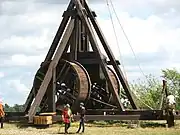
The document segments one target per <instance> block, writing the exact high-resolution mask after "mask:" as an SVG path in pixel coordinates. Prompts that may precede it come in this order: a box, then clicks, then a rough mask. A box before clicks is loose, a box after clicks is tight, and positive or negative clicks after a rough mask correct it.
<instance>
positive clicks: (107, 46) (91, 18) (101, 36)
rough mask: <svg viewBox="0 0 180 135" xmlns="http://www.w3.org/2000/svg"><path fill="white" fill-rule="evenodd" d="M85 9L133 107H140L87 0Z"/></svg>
mask: <svg viewBox="0 0 180 135" xmlns="http://www.w3.org/2000/svg"><path fill="white" fill-rule="evenodd" d="M85 9H86V10H87V13H88V16H89V17H90V20H91V22H92V24H93V26H94V28H95V30H96V32H97V35H98V36H99V39H100V41H101V43H102V45H103V47H104V50H105V51H106V53H107V55H108V57H109V59H110V61H111V63H112V65H113V67H114V69H115V71H116V73H117V76H118V78H119V80H120V81H121V84H122V86H123V88H124V90H125V92H126V93H127V96H128V99H129V100H130V103H131V105H132V107H133V109H138V106H137V104H136V102H135V99H134V96H133V93H132V92H131V90H130V87H129V85H128V82H127V81H126V79H125V77H124V75H123V72H122V71H121V69H120V67H119V66H118V64H117V63H116V61H115V57H114V55H113V53H112V51H111V49H110V47H109V45H108V42H107V41H106V38H105V36H104V34H103V32H102V30H101V29H100V26H99V25H98V23H97V20H96V18H95V17H94V16H93V14H92V12H91V10H90V9H89V7H88V5H87V3H86V2H85Z"/></svg>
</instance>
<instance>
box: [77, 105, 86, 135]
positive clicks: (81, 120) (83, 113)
mask: <svg viewBox="0 0 180 135" xmlns="http://www.w3.org/2000/svg"><path fill="white" fill-rule="evenodd" d="M85 112H86V109H85V107H84V103H80V123H79V129H78V131H77V132H76V133H79V132H80V130H81V126H82V133H84V130H85V127H84V117H85Z"/></svg>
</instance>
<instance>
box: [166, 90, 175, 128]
mask: <svg viewBox="0 0 180 135" xmlns="http://www.w3.org/2000/svg"><path fill="white" fill-rule="evenodd" d="M175 106H176V101H175V97H174V95H172V94H171V93H170V92H169V94H168V96H167V99H166V113H167V124H168V127H173V126H174V113H175Z"/></svg>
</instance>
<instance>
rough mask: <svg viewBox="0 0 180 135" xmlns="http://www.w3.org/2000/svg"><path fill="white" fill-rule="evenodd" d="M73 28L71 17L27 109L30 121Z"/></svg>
mask: <svg viewBox="0 0 180 135" xmlns="http://www.w3.org/2000/svg"><path fill="white" fill-rule="evenodd" d="M73 29H74V19H72V20H71V21H70V22H69V24H68V27H67V29H66V31H65V33H64V35H63V38H62V40H61V43H60V45H59V47H58V49H57V51H56V54H55V56H54V58H53V60H52V61H51V63H50V65H49V68H48V71H47V73H46V75H45V77H44V80H43V82H42V84H41V86H40V89H39V91H38V93H37V95H36V97H35V100H34V102H33V104H32V106H31V108H30V110H29V113H28V116H29V122H30V123H32V122H33V116H34V115H35V113H36V110H37V107H38V106H39V105H40V103H41V101H42V98H43V96H44V94H45V92H46V90H47V88H48V85H49V83H50V81H51V79H52V76H53V69H54V68H55V67H56V66H57V64H58V62H59V60H60V58H61V56H62V54H63V52H64V50H65V48H66V46H67V43H68V41H69V38H70V36H71V33H72V31H73Z"/></svg>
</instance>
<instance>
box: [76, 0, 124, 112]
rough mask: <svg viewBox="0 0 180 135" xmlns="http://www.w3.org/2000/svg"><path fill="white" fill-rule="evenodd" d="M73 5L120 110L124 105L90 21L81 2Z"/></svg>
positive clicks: (77, 0)
mask: <svg viewBox="0 0 180 135" xmlns="http://www.w3.org/2000/svg"><path fill="white" fill-rule="evenodd" d="M75 5H76V7H77V10H78V14H79V16H80V18H81V20H82V22H83V24H84V25H85V26H86V28H87V30H88V34H89V38H90V42H91V45H92V48H93V50H94V51H95V52H96V53H97V55H98V58H99V60H100V64H101V67H102V70H103V73H104V75H105V77H106V79H107V82H108V85H109V87H110V90H111V92H112V94H113V96H114V98H115V100H116V101H117V102H116V103H117V105H118V107H119V109H120V110H124V107H123V105H122V103H121V102H120V98H119V95H118V93H117V92H116V91H115V90H114V88H113V85H112V82H111V79H110V76H109V74H108V69H107V66H105V65H106V63H105V62H104V61H103V56H102V54H101V52H100V48H99V47H98V42H97V41H96V38H95V35H94V33H93V30H92V28H91V26H90V23H89V20H88V19H87V16H86V15H85V14H84V12H83V7H82V5H81V3H80V2H79V0H75Z"/></svg>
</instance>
